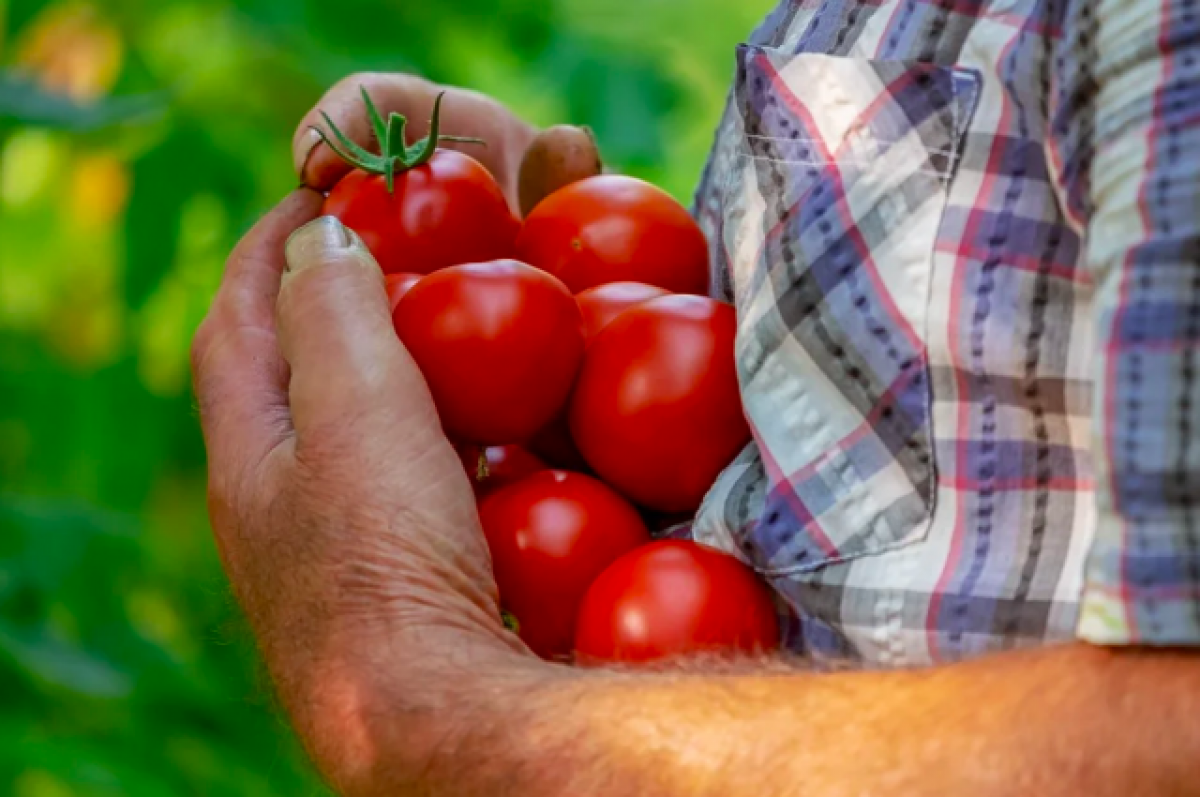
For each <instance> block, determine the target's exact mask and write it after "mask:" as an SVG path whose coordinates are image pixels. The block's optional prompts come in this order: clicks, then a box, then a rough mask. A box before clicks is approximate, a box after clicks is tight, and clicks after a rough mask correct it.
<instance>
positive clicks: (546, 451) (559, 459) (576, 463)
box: [527, 408, 588, 471]
mask: <svg viewBox="0 0 1200 797" xmlns="http://www.w3.org/2000/svg"><path fill="white" fill-rule="evenodd" d="M527 447H528V448H529V450H530V451H532V452H533V453H534V454H537V455H538V456H539V457H541V458H542V459H544V460H545V461H546V462H549V463H550V464H551V465H553V466H554V467H556V468H562V469H563V470H573V471H587V470H588V464H587V462H586V461H584V459H583V455H582V454H580V453H579V449H578V448H577V447H576V446H575V441H574V440H572V439H571V428H570V427H569V426H568V425H567V413H566V411H565V408H564V411H563V412H561V413H559V415H558V416H556V417H555V419H554V420H552V421H551V422H550V423H549V424H547V425H546V426H543V427H542V428H541V430H539V431H538V433H537V434H535V435H534V436H533V438H532V439H530V441H529V444H528V446H527Z"/></svg>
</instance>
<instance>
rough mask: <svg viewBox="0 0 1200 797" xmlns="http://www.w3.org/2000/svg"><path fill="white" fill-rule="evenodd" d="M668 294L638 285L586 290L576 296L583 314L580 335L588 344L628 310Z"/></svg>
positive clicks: (652, 287)
mask: <svg viewBox="0 0 1200 797" xmlns="http://www.w3.org/2000/svg"><path fill="white" fill-rule="evenodd" d="M668 294H669V291H664V290H663V289H662V288H656V287H654V286H653V285H644V284H642V283H640V282H610V283H607V284H605V285H597V286H596V287H595V288H588V289H587V290H586V291H584V292H583V293H581V294H579V295H578V296H576V297H575V301H577V302H579V310H580V312H582V313H583V333H584V335H585V336H586V337H587V339H588V342H591V340H592V338H594V337H596V335H598V334H599V333H600V330H602V329H604V328H605V327H606V326H608V325H609V323H611V322H612V320H613V319H614V318H616V317H617V316H619V315H620V314H621V313H623V312H625V311H626V310H628V309H629V308H630V307H636V306H637V305H639V304H641V303H642V302H648V301H650V300H651V299H657V298H658V297H659V296H667V295H668Z"/></svg>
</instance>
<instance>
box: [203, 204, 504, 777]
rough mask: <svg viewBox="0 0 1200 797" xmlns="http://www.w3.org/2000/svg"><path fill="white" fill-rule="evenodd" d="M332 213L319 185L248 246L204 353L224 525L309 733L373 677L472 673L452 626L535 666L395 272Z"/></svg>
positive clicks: (234, 260) (246, 603)
mask: <svg viewBox="0 0 1200 797" xmlns="http://www.w3.org/2000/svg"><path fill="white" fill-rule="evenodd" d="M320 204H321V197H320V195H319V194H318V193H316V192H314V191H311V190H307V189H301V190H299V191H297V192H296V193H294V194H293V195H291V196H290V197H288V198H287V199H286V200H285V201H284V202H283V203H282V204H281V205H280V206H279V207H278V208H276V209H275V210H274V211H273V212H271V213H270V214H269V215H267V216H266V217H265V218H264V219H263V220H262V221H261V222H259V224H258V225H257V226H256V227H255V228H254V229H253V230H252V231H251V232H250V233H249V234H248V235H247V236H246V238H245V239H244V240H243V241H242V243H241V244H240V245H239V246H238V247H237V249H236V251H234V253H233V255H232V256H231V257H230V259H229V263H228V267H227V271H226V274H225V278H224V282H223V284H222V286H221V289H220V292H219V293H218V295H217V298H216V300H215V302H214V304H213V307H212V310H211V312H210V314H209V316H208V318H207V319H206V320H205V321H204V323H203V324H202V326H201V328H200V330H199V331H198V332H197V335H196V338H195V343H194V346H193V367H194V373H195V387H196V394H197V397H198V399H199V408H200V418H201V422H202V425H203V429H204V436H205V441H206V444H207V447H208V453H209V503H210V512H211V517H212V523H213V530H214V533H215V535H216V539H217V544H218V547H219V550H220V553H221V556H222V560H223V562H224V564H225V567H226V570H227V572H228V574H229V577H230V581H231V582H232V585H233V588H234V591H235V593H236V595H237V597H238V599H239V601H240V602H241V604H242V606H243V608H244V609H245V611H246V613H247V615H248V616H249V618H250V620H251V624H252V626H253V628H254V631H255V635H256V637H257V638H258V641H259V643H260V646H261V648H262V651H263V654H264V657H265V659H266V663H267V666H268V668H269V669H270V671H271V673H272V676H273V677H274V678H275V680H276V682H277V683H278V684H279V686H280V692H281V694H282V695H283V696H284V698H285V702H289V701H290V702H291V705H289V706H288V707H289V709H290V710H291V712H292V714H293V718H294V719H296V720H297V723H298V724H299V725H300V726H301V729H302V730H303V728H304V726H305V724H306V723H307V720H306V717H308V718H309V719H310V720H311V722H312V723H318V724H319V723H321V722H325V723H328V716H324V718H322V716H321V715H322V714H324V710H322V709H321V707H322V706H325V707H326V708H327V709H328V710H334V711H346V710H352V709H353V708H354V707H355V706H356V705H357V704H356V702H355V699H352V698H350V697H347V695H346V694H345V692H346V690H347V689H350V687H349V686H347V684H355V685H356V686H354V690H359V689H361V688H362V687H361V684H362V678H361V676H362V673H364V672H366V673H375V672H377V673H389V674H395V673H397V672H408V673H410V674H412V678H411V680H410V681H409V682H411V683H413V684H418V683H420V680H421V679H420V678H419V677H418V673H420V672H426V671H427V670H428V669H429V668H432V667H437V668H442V669H443V670H444V669H445V668H446V667H447V666H452V664H450V663H448V662H447V661H445V660H444V657H442V660H440V661H437V662H431V661H427V659H428V658H429V656H428V655H427V648H428V647H429V644H428V643H429V642H430V639H431V637H434V636H438V635H442V634H444V633H446V631H447V629H450V630H452V631H453V630H458V631H462V630H468V631H469V632H470V635H469V636H470V638H471V639H472V640H476V641H479V643H480V644H482V645H484V646H486V647H489V648H495V649H506V650H508V651H510V652H515V653H518V654H522V655H524V654H526V651H525V650H524V648H523V646H521V645H520V643H519V642H518V641H517V639H516V637H515V636H514V635H512V634H509V633H507V632H506V631H504V629H503V626H502V624H501V620H500V614H499V609H498V605H497V596H496V586H495V582H494V580H493V578H492V573H491V564H490V560H489V556H488V551H487V545H486V542H485V540H484V538H483V535H482V532H481V530H480V526H479V519H478V515H477V513H476V510H475V503H474V499H473V496H472V492H471V487H470V483H469V481H468V478H467V476H466V474H465V472H464V470H463V468H462V465H461V463H460V461H459V458H458V456H457V455H456V454H455V452H454V449H453V448H452V447H451V445H450V443H449V442H448V441H447V440H446V438H445V436H444V435H443V433H442V431H441V427H440V425H439V422H438V416H437V413H436V410H435V409H434V406H433V403H432V400H431V399H430V396H429V391H428V389H427V388H426V385H425V382H424V380H423V379H422V377H421V374H420V372H419V371H418V369H417V366H416V365H415V364H414V363H413V361H412V359H411V358H410V357H409V355H408V354H407V352H406V351H405V349H404V347H403V346H402V345H401V343H400V342H399V340H398V339H397V337H396V335H395V332H394V331H393V329H392V324H391V318H390V314H389V312H388V303H387V297H386V295H385V291H384V281H383V277H382V275H381V273H380V271H379V267H378V266H377V265H376V264H375V262H374V261H373V260H372V259H371V256H370V254H369V252H367V250H366V249H365V247H363V245H362V243H361V241H359V240H358V238H357V236H355V235H354V234H353V233H351V232H350V231H349V230H347V229H346V228H345V227H344V226H342V225H341V223H339V222H338V221H337V220H336V219H333V218H330V217H322V218H319V219H316V220H315V221H312V219H314V217H315V216H316V215H317V213H318V212H319V208H320ZM302 225H303V226H302ZM297 228H300V229H299V231H297V232H295V234H293V231H295V230H297ZM289 236H290V239H289ZM285 251H286V257H285ZM423 648H425V649H426V650H423ZM448 649H450V650H453V651H461V655H463V656H470V655H471V651H470V649H469V646H464V645H458V644H456V645H454V646H448ZM463 666H464V668H468V669H469V667H470V664H469V663H468V662H463ZM339 685H340V686H339ZM402 697H403V699H417V697H419V696H402ZM357 699H358V700H363V699H365V698H364V697H363V696H362V695H359V696H358V698H357ZM393 699H396V700H397V702H402V701H401V700H400V698H393ZM348 707H349V708H348ZM360 708H361V707H360ZM345 725H346V723H343V726H345ZM365 732H366V731H364V733H365ZM308 736H309V738H318V739H319V738H322V737H321V735H320V734H319V733H317V732H315V731H314V732H313V733H311V734H309V735H308ZM345 742H346V740H345V739H332V740H329V743H330V744H331V745H339V744H344V743H345ZM343 757H344V756H343Z"/></svg>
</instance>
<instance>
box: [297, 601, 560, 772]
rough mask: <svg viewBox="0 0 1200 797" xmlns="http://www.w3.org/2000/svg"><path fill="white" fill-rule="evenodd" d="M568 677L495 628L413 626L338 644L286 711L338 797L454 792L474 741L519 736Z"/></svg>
mask: <svg viewBox="0 0 1200 797" xmlns="http://www.w3.org/2000/svg"><path fill="white" fill-rule="evenodd" d="M571 675H572V673H571V671H570V670H569V668H566V667H562V666H558V665H553V664H548V663H546V662H543V661H541V660H539V659H537V658H536V657H534V656H533V655H532V654H531V653H529V652H528V650H527V649H526V648H525V647H524V645H522V644H521V643H520V642H519V640H517V639H516V637H515V635H513V634H511V633H509V632H508V631H507V630H505V629H503V627H502V626H499V631H498V632H492V631H491V630H490V629H488V630H486V631H484V630H481V629H479V628H477V627H468V626H467V625H466V624H464V623H461V622H455V623H441V622H436V621H430V619H429V618H428V617H423V618H421V619H419V620H418V619H416V618H414V619H413V621H412V622H409V623H404V624H403V627H402V628H396V629H393V630H392V632H391V633H390V634H389V635H388V637H387V639H386V640H381V639H379V638H374V639H373V640H372V641H368V640H367V639H365V638H361V637H360V638H356V639H352V640H345V641H344V642H343V644H341V645H340V646H339V649H338V652H337V653H336V655H331V656H329V657H327V659H326V660H325V662H324V663H323V664H322V665H321V666H318V667H314V668H312V670H311V671H310V674H309V676H308V677H307V678H306V686H307V688H306V689H303V690H301V694H302V695H303V697H302V698H301V700H300V705H299V706H294V707H292V706H290V707H289V708H292V713H293V717H294V719H295V722H296V725H297V727H298V728H299V729H300V731H301V735H302V737H304V738H305V740H306V741H307V742H308V744H309V748H310V752H311V754H312V755H313V757H314V759H315V760H316V761H318V762H319V765H320V767H321V769H322V770H323V771H324V772H325V774H326V775H327V776H328V777H329V778H330V780H331V781H332V782H333V783H334V785H335V786H336V787H337V789H338V792H339V793H344V794H349V795H357V794H363V795H373V794H394V793H407V792H406V791H405V790H406V789H408V788H414V789H415V788H416V787H417V786H420V787H421V788H422V789H430V788H431V786H432V785H433V784H437V783H451V782H455V783H457V782H458V781H459V779H460V778H461V776H462V774H463V773H462V771H461V770H462V767H463V766H464V761H465V760H468V759H469V760H474V757H473V755H472V756H466V752H467V751H472V750H474V745H475V744H476V742H477V741H478V740H479V739H481V738H484V737H491V738H495V737H497V736H499V737H504V736H506V735H508V734H519V733H520V731H519V726H520V725H521V724H522V723H521V718H522V717H524V716H527V711H528V709H529V707H530V706H533V705H537V704H539V703H540V702H541V701H540V695H541V693H543V692H544V691H545V689H546V687H547V686H548V684H550V683H552V682H555V681H558V680H560V679H562V678H569V677H571ZM297 709H298V710H297ZM465 756H466V757H465ZM435 793H440V792H436V791H435Z"/></svg>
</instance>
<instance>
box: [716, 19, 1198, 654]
mask: <svg viewBox="0 0 1200 797" xmlns="http://www.w3.org/2000/svg"><path fill="white" fill-rule="evenodd" d="M736 69H737V78H736V84H735V86H734V90H733V92H732V95H731V98H730V102H729V106H728V109H727V111H726V114H725V117H724V119H723V121H722V123H721V126H720V129H719V131H718V135H717V140H716V146H715V149H714V151H713V155H712V157H711V160H710V163H709V165H708V167H707V168H706V170H705V174H704V178H703V180H702V183H701V187H700V189H699V192H698V194H697V215H698V216H699V218H700V219H701V222H702V224H703V225H704V227H705V231H706V232H707V233H708V235H709V240H710V242H711V244H712V247H713V252H712V255H713V264H714V284H715V285H716V286H718V291H719V292H720V293H722V294H724V296H725V297H726V298H729V299H731V300H732V301H734V302H735V304H736V306H737V309H738V313H739V317H740V326H739V332H738V340H737V347H736V352H737V361H738V370H739V377H740V379H741V384H742V391H743V396H744V402H745V407H746V411H747V415H748V417H749V419H750V421H751V425H752V428H753V431H754V443H753V444H752V445H751V446H750V447H748V448H747V449H746V451H744V452H743V454H742V455H741V456H740V457H739V458H738V460H737V461H736V462H735V463H734V464H733V465H732V466H731V467H730V468H729V469H728V470H727V471H726V472H725V473H724V474H723V475H722V477H721V479H720V480H719V481H718V483H717V484H716V486H715V487H714V488H713V490H712V492H711V493H710V494H709V496H708V498H707V499H706V501H705V505H704V507H703V508H702V510H701V513H700V515H699V517H698V518H697V520H696V523H695V524H694V528H693V533H694V535H695V537H696V538H697V539H699V540H701V541H703V542H707V543H709V544H713V545H716V546H718V547H721V548H724V549H726V550H729V551H730V552H732V553H735V554H736V555H738V556H740V557H742V558H743V559H744V560H745V561H747V562H748V563H750V564H751V565H752V566H754V567H755V568H756V569H758V570H759V571H760V572H761V573H762V574H763V575H764V576H765V577H766V578H767V579H768V580H769V581H770V582H771V583H772V584H773V585H774V586H775V588H776V589H777V590H778V592H779V594H780V595H781V597H782V598H783V600H784V603H785V604H786V606H787V607H788V613H787V616H788V620H789V622H788V623H787V626H788V633H787V637H788V639H787V642H788V645H789V646H790V647H791V648H793V649H795V650H797V651H800V652H803V653H805V654H808V655H811V656H813V657H814V658H817V659H828V660H834V659H836V660H843V661H844V660H849V661H853V662H858V663H860V664H862V665H869V666H884V667H900V666H912V665H921V664H928V663H931V662H940V661H952V660H957V659H962V658H965V657H969V656H973V655H978V654H981V653H984V652H987V651H992V650H998V649H1007V648H1014V647H1022V646H1030V645H1041V644H1045V643H1047V642H1050V641H1055V640H1066V639H1070V638H1074V637H1076V636H1077V635H1078V636H1079V637H1082V638H1084V639H1087V640H1089V641H1092V642H1096V643H1105V644H1164V645H1165V644H1184V645H1194V644H1200V553H1198V550H1200V530H1198V528H1197V522H1198V520H1200V393H1198V392H1197V387H1198V385H1197V383H1198V382H1200V362H1198V354H1197V341H1200V235H1198V233H1200V0H1159V1H1157V2H1145V1H1143V0H1090V1H1089V0H996V2H985V0H938V1H937V2H933V1H932V0H879V1H878V2H854V0H825V1H824V2H818V1H816V0H785V2H783V3H782V5H781V6H780V7H779V8H777V9H776V10H775V11H774V12H773V13H772V14H771V15H770V17H769V18H768V19H767V21H766V22H765V23H764V24H763V26H762V27H761V28H760V29H759V30H758V31H756V32H755V34H754V35H753V37H752V38H751V39H750V40H749V42H748V43H746V44H745V45H743V46H741V47H739V48H738V50H737V54H736Z"/></svg>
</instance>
